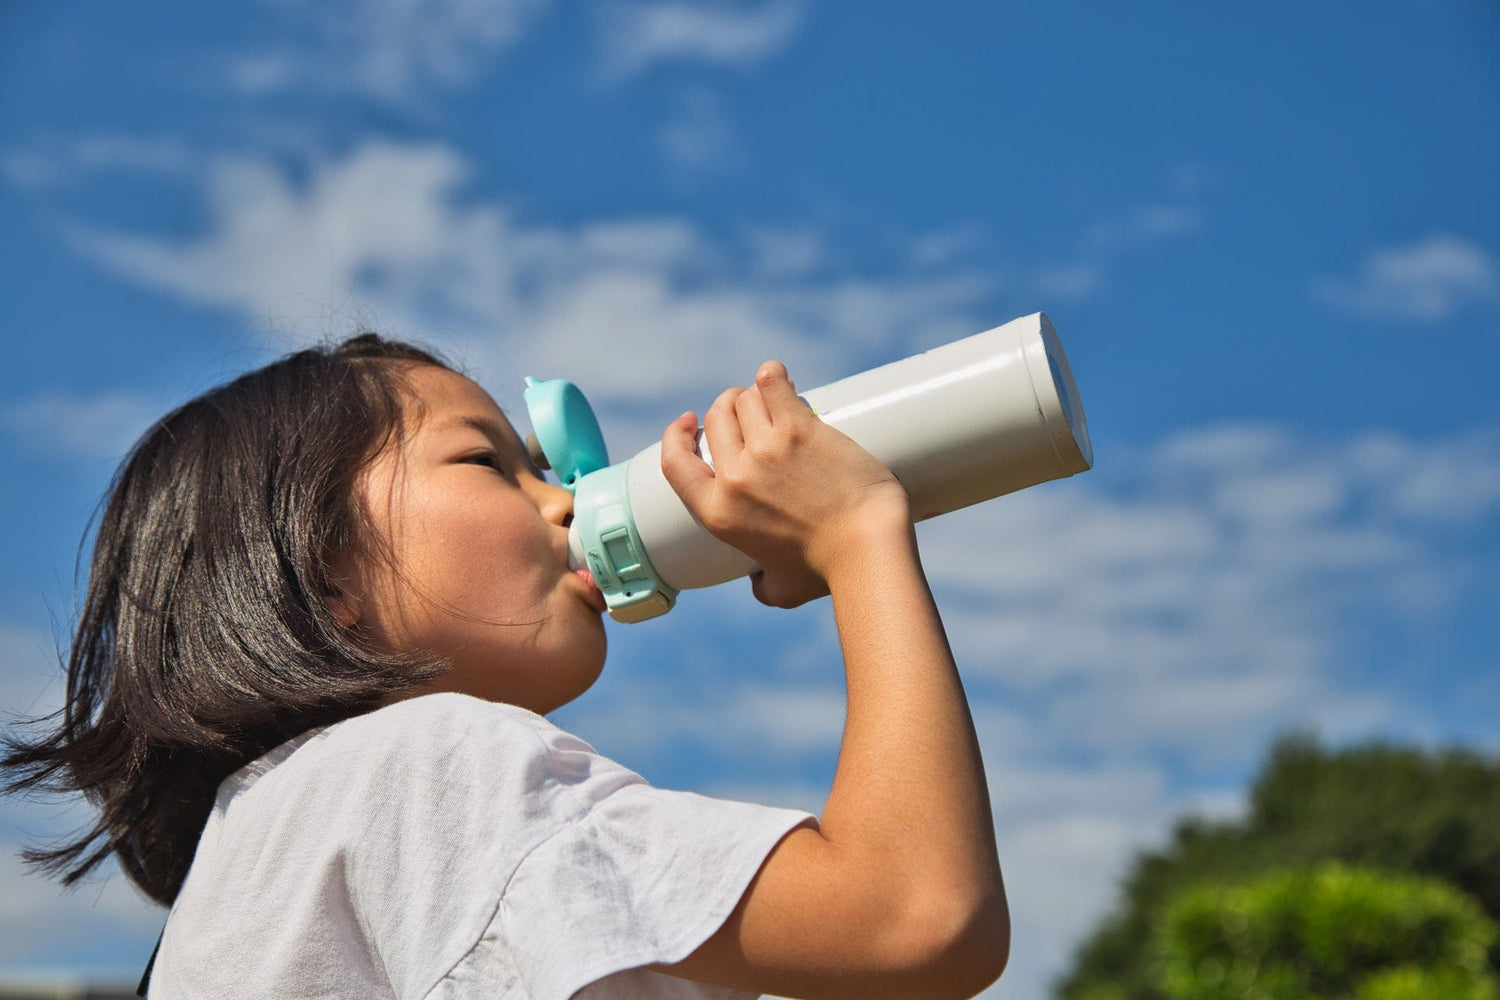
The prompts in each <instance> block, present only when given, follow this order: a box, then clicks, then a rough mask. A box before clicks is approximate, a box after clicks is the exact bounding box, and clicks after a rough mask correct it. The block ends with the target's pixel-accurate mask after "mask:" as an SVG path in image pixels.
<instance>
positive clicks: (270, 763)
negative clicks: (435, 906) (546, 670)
mask: <svg viewBox="0 0 1500 1000" xmlns="http://www.w3.org/2000/svg"><path fill="white" fill-rule="evenodd" d="M606 774H609V775H610V776H611V777H613V778H615V780H616V781H621V780H623V781H624V782H626V783H632V782H634V781H639V780H640V778H639V777H638V776H637V775H635V774H634V773H633V772H630V771H628V770H627V769H625V768H623V767H621V766H620V765H618V764H616V763H614V762H613V761H610V760H608V759H607V758H604V757H601V756H600V755H599V754H598V753H597V752H596V751H595V750H594V748H593V747H592V746H590V745H589V744H588V743H586V742H584V741H583V740H581V739H579V738H578V737H577V736H574V735H572V734H571V733H568V732H566V731H564V730H562V729H559V728H558V727H557V726H555V725H553V724H552V723H551V722H549V721H548V720H547V719H546V718H544V717H543V716H540V715H537V714H536V713H535V712H531V711H528V710H527V709H524V708H520V707H518V706H515V705H506V704H500V703H495V702H488V701H484V700H482V699H480V698H475V697H472V696H470V695H465V694H457V693H446V692H445V693H438V694H427V695H422V696H419V697H415V698H408V699H405V700H403V701H399V702H395V703H394V704H391V705H387V706H384V707H382V708H379V709H376V710H375V711H373V712H368V713H366V714H364V715H358V716H353V717H351V718H348V719H344V720H342V721H340V722H336V723H333V724H332V725H329V726H325V727H322V728H320V729H315V730H312V731H311V732H308V733H304V734H302V735H301V736H299V737H297V738H295V739H293V740H290V741H288V742H286V743H283V744H282V745H281V746H278V747H276V748H275V749H273V750H272V751H270V752H269V753H267V754H265V755H264V756H262V757H260V758H258V759H256V760H254V761H252V762H250V763H249V764H247V765H245V766H244V767H243V768H241V769H240V770H239V771H237V772H235V773H234V774H232V775H230V777H229V778H228V779H226V780H225V782H224V783H223V785H221V786H220V795H221V803H222V802H223V797H225V796H228V797H231V798H234V797H239V796H243V795H247V794H254V795H261V794H267V795H269V794H278V795H280V794H285V793H286V792H287V791H289V790H290V789H293V788H295V789H297V790H298V794H301V795H312V796H319V795H335V796H341V795H344V794H347V793H348V792H349V791H350V790H351V789H352V788H356V787H357V788H362V789H366V790H369V789H372V788H376V787H381V786H384V787H387V788H389V787H396V786H412V785H417V786H424V785H430V786H432V787H443V788H446V789H450V790H451V789H453V788H454V787H455V786H458V785H460V784H463V783H465V782H468V783H471V784H472V783H477V784H479V785H481V786H483V787H485V788H488V789H490V790H491V791H493V790H494V789H495V788H496V787H497V786H501V787H504V788H506V789H507V790H509V791H510V792H511V793H512V794H518V795H519V794H526V793H527V792H529V791H534V790H536V789H539V788H544V787H547V786H550V785H553V784H555V783H558V782H561V783H563V784H573V783H575V782H576V781H578V780H580V779H581V778H583V777H592V778H595V779H599V778H603V777H604V776H605V775H606ZM611 783H613V782H611ZM262 785H265V786H268V787H266V788H259V787H258V786H262ZM272 788H274V789H275V790H276V791H275V792H274V793H273V792H272Z"/></svg>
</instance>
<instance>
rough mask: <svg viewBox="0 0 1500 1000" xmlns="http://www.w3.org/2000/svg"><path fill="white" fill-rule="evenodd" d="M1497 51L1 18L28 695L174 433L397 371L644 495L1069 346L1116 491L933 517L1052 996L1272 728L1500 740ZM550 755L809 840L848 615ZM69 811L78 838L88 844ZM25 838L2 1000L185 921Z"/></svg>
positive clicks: (10, 439)
mask: <svg viewBox="0 0 1500 1000" xmlns="http://www.w3.org/2000/svg"><path fill="white" fill-rule="evenodd" d="M1496 177H1500V10H1497V8H1496V7H1495V6H1494V5H1493V4H1491V3H1487V2H1482V0H1423V2H1418V0H1410V2H1394V0H1392V2H1381V3H1375V4H1364V5H1350V4H1341V5H1340V4H1306V3H1292V2H1286V0H1270V2H1267V3H1262V4H1256V5H1241V6H1239V7H1234V8H1230V7H1225V6H1223V5H1203V4H1191V3H1186V2H1181V0H1171V2H1167V0H1158V2H1146V3H1138V4H1131V5H1118V4H1116V5H1106V4H1100V3H1083V2H1076V0H1063V2H1054V3H1047V4H1031V5H1020V4H994V3H977V2H950V3H945V4H932V3H924V4H917V3H893V4H881V5H875V4H856V3H852V2H847V0H846V2H842V3H834V2H817V0H749V2H728V0H725V2H700V3H679V2H665V0H633V2H632V0H593V2H575V0H337V2H329V0H324V2H321V3H312V2H307V0H236V2H224V3H215V4H202V3H189V2H185V0H172V2H157V3H150V4H118V3H106V2H102V0H79V2H74V3H70V4H66V5H64V4H53V3H46V2H42V0H11V2H9V3H7V4H4V5H3V6H0V234H3V236H0V299H3V301H4V302H5V303H6V308H5V309H4V311H3V312H0V329H3V332H4V337H5V344H6V349H7V353H8V363H7V364H6V365H5V366H3V368H0V392H3V395H0V455H3V459H4V462H5V466H6V468H7V469H8V473H7V476H6V484H7V487H6V489H5V490H4V491H3V492H0V532H3V540H4V552H5V556H6V558H5V561H4V567H3V569H0V639H3V642H0V704H3V705H4V707H6V708H13V709H18V710H24V709H26V708H30V707H44V706H47V705H50V704H53V703H55V699H56V691H57V687H56V681H55V677H54V675H53V674H52V673H51V667H50V660H49V649H50V648H51V645H52V642H53V635H54V631H55V629H56V628H57V627H58V626H59V625H61V624H65V622H66V619H67V616H68V613H69V609H70V607H71V600H72V586H71V580H72V574H73V564H74V558H75V555H76V552H77V545H78V539H79V536H80V534H81V533H82V531H83V529H84V526H85V523H86V520H87V518H88V515H89V513H90V511H91V509H92V507H93V505H94V503H95V502H96V501H97V499H98V497H99V495H100V494H101V492H102V491H103V489H104V487H105V485H106V483H107V481H108V477H109V475H110V472H111V470H112V468H113V465H114V462H115V461H116V460H117V459H118V457H119V456H120V455H121V454H122V452H123V450H124V449H125V448H126V447H127V446H128V444H129V442H130V440H131V439H132V438H133V436H134V435H135V434H136V433H138V432H139V431H140V430H141V429H142V428H143V427H144V426H145V424H146V423H147V422H148V421H149V420H150V419H152V418H153V417H154V416H156V415H159V414H160V413H161V412H163V411H164V410H165V409H166V408H167V407H169V406H171V405H173V404H174V403H176V402H179V401H181V400H183V399H185V398H187V397H189V396H191V395H193V394H195V393H197V392H200V391H202V390H203V389H205V388H207V387H208V386H210V385H212V384H214V383H215V382H217V381H219V380H221V379H223V378H225V377H227V376H229V375H232V374H234V373H236V372H238V371H241V370H243V369H245V368H247V367H249V366H252V365H255V364H258V363H261V362H262V361H264V360H267V359H269V358H271V357H273V356H275V355H276V354H278V353H280V352H282V351H284V350H287V349H290V348H293V347H296V346H298V345H300V344H304V343H307V342H309V341H315V340H320V339H324V338H329V337H337V336H340V335H343V334H346V333H348V332H351V331H352V330H354V329H355V328H356V327H360V326H369V327H372V328H375V329H378V330H381V331H383V332H386V333H390V334H393V335H403V336H409V337H414V338H417V339H421V340H424V341H426V342H428V343H431V344H435V345H437V346H439V347H440V348H442V349H444V350H445V351H447V352H449V354H450V355H451V356H453V357H454V358H456V359H458V360H459V361H461V362H462V363H464V364H466V365H468V366H469V368H470V369H471V370H472V371H473V373H474V374H475V375H476V376H477V377H478V378H479V379H480V380H481V381H482V382H483V383H484V384H485V385H486V386H487V387H488V388H490V389H491V391H492V392H493V393H494V394H495V395H496V397H497V399H498V400H499V401H500V402H501V404H502V405H504V406H509V407H515V406H517V405H518V403H519V399H520V377H521V376H522V375H524V374H536V375H542V376H566V377H570V378H573V379H574V380H575V381H577V382H578V383H579V384H580V385H581V386H582V387H583V388H584V390H585V391H586V392H587V393H588V394H589V396H590V398H591V399H592V400H593V401H594V402H595V404H596V407H597V408H598V409H599V410H600V411H601V414H602V416H603V418H604V421H605V423H606V433H607V436H608V438H609V440H610V444H611V448H612V449H613V452H614V455H615V457H617V458H622V457H625V456H626V455H628V454H630V453H633V452H634V451H635V450H636V449H638V448H640V447H642V446H644V445H645V444H647V443H648V442H649V441H651V440H652V439H653V438H654V437H655V435H656V434H657V433H659V429H660V427H661V426H662V425H663V424H664V423H665V422H666V421H667V420H668V419H670V418H671V417H673V416H675V415H676V414H677V413H679V412H681V410H682V409H684V408H688V407H694V408H701V407H702V406H704V405H706V404H707V402H708V401H709V400H711V399H712V398H713V395H714V394H715V393H716V392H717V390H718V389H720V388H722V387H723V386H725V385H728V384H734V383H740V382H743V381H745V380H746V379H748V378H749V377H750V375H751V373H752V372H753V370H754V366H755V364H756V363H757V362H758V361H760V360H762V359H763V358H766V357H779V358H781V359H783V360H785V361H786V362H787V363H788V365H789V366H790V367H791V369H792V372H793V374H794V376H796V377H797V379H798V381H799V383H800V384H803V385H816V384H819V383H821V382H825V381H828V380H831V379H833V378H837V377H840V376H843V375H847V374H851V373H853V372H855V371H859V370H861V369H863V368H866V367H869V366H871V365H874V364H878V363H882V362H885V361H890V360H894V359H896V358H899V357H902V356H905V355H907V354H910V353H913V352H915V351H918V350H922V349H926V348H928V347H932V346H935V345H937V344H940V343H944V342H946V341H948V340H952V339H955V338H957V337H960V336H964V335H967V334H970V333H975V332H978V331H980V330H983V329H986V328H988V327H991V326H995V325H997V324H999V323H1001V322H1004V321H1006V320H1009V319H1011V318H1013V317H1015V316H1019V315H1023V314H1025V313H1030V312H1034V311H1037V310H1039V309H1040V310H1045V311H1046V312H1047V313H1048V314H1049V315H1050V316H1051V318H1052V319H1053V321H1054V322H1055V324H1056V325H1057V328H1058V331H1059V333H1060V335H1061V337H1062V339H1063V342H1064V344H1065V345H1066V347H1067V349H1068V352H1069V357H1070V359H1071V361H1072V364H1073V368H1074V371H1075V373H1076V375H1077V377H1078V381H1079V384H1080V387H1081V390H1082V392H1083V397H1084V403H1085V405H1086V407H1087V410H1088V415H1089V422H1090V427H1091V430H1092V432H1093V435H1094V443H1095V450H1096V455H1097V459H1098V465H1097V468H1096V469H1095V470H1094V471H1093V472H1091V473H1089V474H1087V475H1086V476H1082V477H1078V478H1074V479H1071V480H1067V481H1063V482H1058V483H1052V484H1048V485H1046V486H1043V487H1039V488H1036V489H1033V490H1029V491H1026V492H1025V493H1022V494H1018V495H1016V496H1013V497H1009V498H1006V499H1003V500H1000V501H996V502H993V503H990V504H986V505H983V506H981V507H979V508H976V509H973V510H970V511H966V512H962V513H959V514H955V515H951V516H949V517H947V518H943V519H940V520H939V521H937V522H933V523H931V524H928V525H925V526H924V527H923V532H922V538H923V547H924V553H925V559H926V562H927V566H928V570H929V575H930V576H931V578H932V581H933V585H934V588H935V590H936V592H937V593H938V595H939V600H940V603H941V604H942V607H943V610H944V615H945V619H946V621H947V622H948V625H949V629H950V632H951V634H952V638H953V642H954V645H955V648H956V649H957V651H958V653H959V656H960V663H961V667H962V669H963V670H964V673H965V678H966V683H967V684H968V686H969V689H970V692H971V696H972V699H973V704H974V709H975V714H976V718H977V720H978V723H979V726H980V735H981V741H982V743H983V746H984V750H985V754H986V760H987V766H988V769H989V773H990V777H991V786H992V795H993V797H994V800H995V805H996V820H997V825H998V828H999V830H1000V838H1001V847H1002V860H1003V861H1004V863H1005V866H1006V874H1007V880H1008V882H1009V883H1010V887H1011V893H1012V902H1013V908H1014V910H1015V915H1016V920H1017V930H1016V940H1015V952H1014V955H1015V957H1014V959H1013V963H1012V969H1011V971H1010V972H1009V973H1007V976H1006V979H1005V980H1004V981H1003V982H1002V984H1001V985H1000V986H999V987H997V988H995V990H993V991H992V995H993V996H998V997H1007V998H1015V1000H1030V998H1041V997H1043V996H1044V995H1045V984H1046V982H1047V980H1048V978H1049V977H1050V976H1052V975H1053V974H1055V973H1056V972H1057V971H1058V969H1059V968H1061V966H1062V964H1063V963H1064V962H1065V960H1066V957H1067V954H1068V950H1069V948H1070V947H1071V946H1072V945H1073V943H1074V942H1076V940H1077V939H1078V938H1079V937H1080V936H1081V935H1082V934H1083V933H1085V932H1086V931H1087V930H1088V928H1089V927H1091V926H1092V924H1093V923H1094V921H1096V920H1097V919H1098V918H1099V916H1100V915H1101V914H1102V913H1103V912H1104V910H1105V908H1106V907H1107V906H1108V905H1109V902H1110V901H1111V899H1112V898H1113V893H1114V880H1115V879H1116V878H1117V877H1118V876H1119V874H1120V873H1121V871H1122V870H1123V866H1124V864H1125V862H1126V860H1127V859H1128V858H1129V856H1130V854H1131V852H1133V851H1134V850H1136V849H1138V848H1139V847H1141V846H1143V845H1149V844H1152V843H1157V842H1160V840H1161V838H1162V837H1164V836H1165V835H1166V833H1167V831H1168V830H1169V829H1170V826H1171V823H1172V821H1173V819H1174V818H1175V817H1176V816H1178V815H1180V814H1181V813H1182V812H1183V811H1185V810H1197V811H1200V812H1207V813H1211V814H1215V815H1232V814H1233V813H1234V812H1235V810H1236V809H1238V808H1240V806H1241V804H1242V802H1243V794H1244V790H1245V781H1246V779H1247V777H1248V775H1250V774H1251V773H1252V772H1253V770H1254V767H1255V765H1256V763H1257V761H1258V759H1259V756H1260V754H1261V753H1263V751H1264V749H1265V747H1266V745H1267V743H1268V741H1269V740H1270V739H1271V738H1273V737H1274V735H1275V734H1276V733H1278V732H1282V731H1285V730H1287V729H1290V728H1296V727H1310V728H1313V729H1316V730H1317V731H1319V732H1321V733H1322V734H1324V736H1325V737H1326V738H1328V739H1330V740H1334V741H1348V740H1356V739H1362V738H1368V737H1376V736H1379V737H1387V738H1393V739H1400V740H1414V741H1420V742H1423V743H1427V744H1448V743H1455V742H1463V743H1467V744H1470V745H1477V746H1480V747H1483V748H1485V749H1487V750H1488V751H1490V752H1497V751H1500V739H1497V736H1500V734H1497V732H1496V728H1495V725H1494V723H1493V719H1494V718H1495V717H1496V715H1497V710H1500V680H1497V678H1500V670H1497V667H1500V662H1497V659H1496V654H1495V652H1494V648H1495V645H1496V639H1497V638H1500V636H1497V627H1496V625H1495V622H1494V621H1493V619H1494V617H1495V615H1494V608H1495V606H1496V604H1497V600H1500V571H1497V570H1496V568H1495V567H1496V565H1497V562H1500V560H1497V557H1500V517H1497V515H1500V393H1497V392H1496V385H1497V381H1500V198H1497V197H1496V195H1495V186H1496V185H1495V180H1494V179H1495V178H1496ZM611 641H612V644H613V650H612V654H611V663H610V667H609V669H608V671H607V673H606V677H605V678H604V679H603V680H602V681H601V683H600V684H599V686H598V687H597V688H596V689H595V690H594V691H593V692H591V693H590V694H589V695H588V696H586V697H585V698H584V699H582V700H581V701H580V702H578V703H577V704H576V705H575V706H571V707H569V708H568V709H566V710H564V711H563V712H562V713H560V715H559V719H558V721H559V722H561V723H562V724H564V725H566V726H569V727H570V728H573V729H574V730H576V731H577V732H579V733H580V734H581V735H583V736H584V737H586V738H589V739H591V740H592V741H593V742H594V743H595V744H596V745H597V746H599V748H600V749H601V750H604V751H605V752H607V753H610V754H611V755H613V756H616V757H617V758H619V759H621V760H622V761H623V762H625V763H626V764H628V765H630V766H633V767H635V768H636V769H638V770H640V771H642V772H643V773H645V774H646V775H647V776H648V777H649V778H651V779H652V780H655V781H657V782H659V783H662V784H668V785H674V786H678V787H687V788H693V789H697V790H701V791H707V792H711V793H718V794H727V795H734V796H743V797H751V798H758V799H763V800H766V801H773V802H777V803H789V804H797V805H802V806H805V807H808V808H811V809H814V810H816V809H817V808H818V807H819V806H820V804H821V801H822V797H823V794H824V793H825V792H826V790H827V786H828V782H829V779H830V776H831V774H832V767H833V762H834V760H835V759H836V753H837V741H838V734H839V727H840V723H841V711H842V701H841V699H842V680H841V676H840V672H839V668H838V662H837V652H836V645H835V640H834V636H833V633H832V628H831V624H830V621H829V614H828V608H827V606H826V603H824V604H822V605H814V606H812V607H810V608H805V609H801V610H799V611H797V612H794V613H790V614H786V613H779V612H775V611H771V610H769V609H762V608H760V607H759V606H758V605H756V604H755V603H754V602H753V600H752V599H751V598H750V596H749V594H748V592H747V591H746V590H745V589H744V588H741V587H725V588H719V589H717V590H715V591H713V592H704V593H697V594H690V595H687V596H686V597H685V598H684V599H683V601H682V603H681V605H680V607H679V610H677V611H675V612H674V613H673V614H672V615H670V616H668V617H667V618H665V619H662V620H659V621H656V622H652V623H649V624H646V625H641V626H635V627H630V628H624V627H617V628H615V629H614V630H613V632H612V636H611ZM73 818H74V819H76V815H74V817H73ZM68 821H69V816H68V814H67V813H66V812H59V810H57V809H56V808H53V807H49V806H45V805H39V804H35V803H23V802H8V803H5V804H3V805H0V845H3V846H5V847H6V848H7V850H6V852H5V857H6V858H7V860H4V861H0V927H3V929H4V933H0V969H4V970H9V971H10V972H12V973H19V972H29V973H34V972H38V971H46V970H52V971H57V970H72V971H74V972H77V973H81V974H86V975H91V976H128V975H131V974H133V972H134V971H136V970H137V969H138V966H139V964H140V961H141V960H142V959H143V958H144V956H145V955H146V954H147V953H148V952H149V950H150V946H151V943H152V941H153V940H154V938H155V934H156V932H157V930H158V929H159V927H160V923H161V915H160V914H159V913H157V912H155V911H153V910H152V909H150V908H149V907H147V906H145V905H143V904H141V903H140V902H139V901H138V900H136V898H135V897H134V896H133V894H132V893H131V891H130V890H129V889H128V888H127V887H125V886H123V885H122V882H121V880H120V879H118V878H116V879H114V880H112V881H111V882H108V883H105V884H103V885H101V886H94V887H90V888H87V889H84V890H81V891H78V892H74V893H72V894H66V895H65V894H61V893H59V892H57V891H56V890H54V889H53V888H52V887H51V886H50V885H49V884H48V883H45V882H43V881H41V880H39V879H36V878H32V877H28V876H23V874H22V873H21V870H20V867H19V865H18V863H17V862H16V861H15V860H14V857H13V851H11V850H9V848H10V847H11V846H12V845H15V844H18V843H20V842H22V841H23V840H24V839H25V838H26V837H27V836H28V835H32V834H37V833H45V832H47V831H49V830H59V829H63V828H65V827H66V824H67V823H68Z"/></svg>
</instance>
